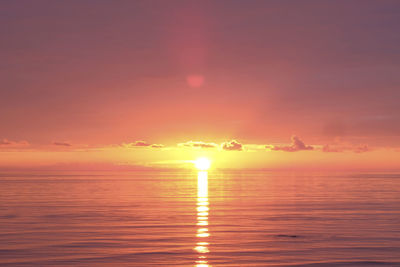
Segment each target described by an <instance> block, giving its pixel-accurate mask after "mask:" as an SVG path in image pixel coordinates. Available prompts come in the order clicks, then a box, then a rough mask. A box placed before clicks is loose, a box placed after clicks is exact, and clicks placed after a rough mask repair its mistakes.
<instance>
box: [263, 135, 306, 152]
mask: <svg viewBox="0 0 400 267" xmlns="http://www.w3.org/2000/svg"><path fill="white" fill-rule="evenodd" d="M266 148H268V147H266ZM271 149H272V150H276V151H286V152H296V151H303V150H313V149H314V147H312V146H310V145H306V144H305V143H304V142H303V141H302V140H301V139H300V138H299V137H298V136H296V135H293V136H292V143H291V144H290V145H283V146H273V147H272V148H271Z"/></svg>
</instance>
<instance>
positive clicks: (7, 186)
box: [0, 171, 400, 267]
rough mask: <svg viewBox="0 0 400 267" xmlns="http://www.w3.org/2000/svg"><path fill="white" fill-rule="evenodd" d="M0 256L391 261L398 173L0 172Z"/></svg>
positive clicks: (399, 247)
mask: <svg viewBox="0 0 400 267" xmlns="http://www.w3.org/2000/svg"><path fill="white" fill-rule="evenodd" d="M0 265H1V266H198V267H206V266H292V265H293V266H297V265H298V266H351V265H353V266H363V265H367V266H379V265H385V266H400V174H399V173H316V172H313V173H295V172H290V173H288V172H260V171H257V172H256V171H241V172H219V171H211V172H209V173H206V172H203V173H202V172H200V173H197V172H190V171H185V172H183V171H181V172H153V171H147V172H130V173H126V172H125V173H112V172H103V173H100V172H81V173H76V172H52V173H38V172H37V173H12V172H8V173H0Z"/></svg>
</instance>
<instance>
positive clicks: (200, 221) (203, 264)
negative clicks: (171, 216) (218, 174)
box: [194, 171, 210, 267]
mask: <svg viewBox="0 0 400 267" xmlns="http://www.w3.org/2000/svg"><path fill="white" fill-rule="evenodd" d="M208 205H209V203H208V173H207V171H199V172H198V174H197V234H196V236H197V243H196V247H195V248H194V249H195V250H196V251H197V252H198V253H199V255H198V258H197V260H196V267H209V266H210V265H209V264H208V260H207V253H208V252H209V249H208V245H209V242H208V237H209V236H210V233H209V232H208V212H209V207H208Z"/></svg>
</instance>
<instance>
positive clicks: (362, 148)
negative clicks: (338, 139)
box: [322, 143, 371, 153]
mask: <svg viewBox="0 0 400 267" xmlns="http://www.w3.org/2000/svg"><path fill="white" fill-rule="evenodd" d="M322 151H323V152H328V153H329V152H347V151H352V152H354V153H364V152H368V151H371V149H370V148H369V146H368V145H366V144H360V145H352V144H346V143H342V144H334V145H324V146H323V147H322Z"/></svg>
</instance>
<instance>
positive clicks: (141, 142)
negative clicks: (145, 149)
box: [131, 140, 150, 146]
mask: <svg viewBox="0 0 400 267" xmlns="http://www.w3.org/2000/svg"><path fill="white" fill-rule="evenodd" d="M131 145H132V146H150V144H149V143H147V142H146V141H142V140H140V141H136V142H135V143H131Z"/></svg>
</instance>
